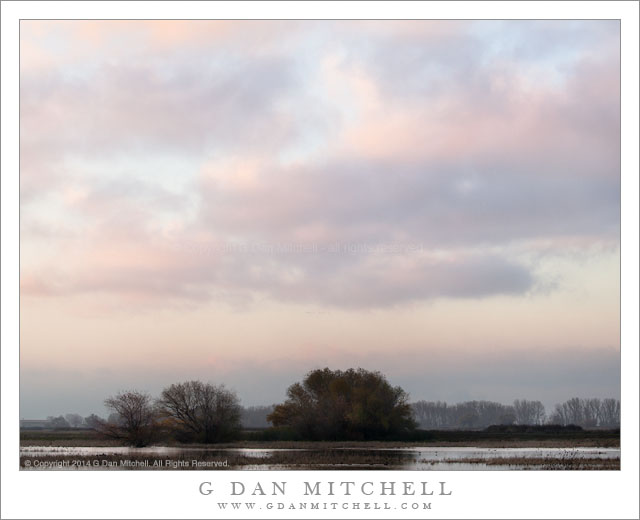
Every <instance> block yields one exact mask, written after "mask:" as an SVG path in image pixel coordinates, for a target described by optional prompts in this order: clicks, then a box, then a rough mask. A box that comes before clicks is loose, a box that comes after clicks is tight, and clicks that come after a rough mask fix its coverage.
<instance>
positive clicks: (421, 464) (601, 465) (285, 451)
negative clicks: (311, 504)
mask: <svg viewBox="0 0 640 520" xmlns="http://www.w3.org/2000/svg"><path fill="white" fill-rule="evenodd" d="M20 466H21V468H22V469H28V470H116V469H137V470H156V469H214V470H224V469H232V470H275V469H278V470H281V469H285V470H305V469H314V470H316V469H358V470H363V469H375V470H378V469H393V470H416V471H429V470H438V471H442V470H446V471H449V470H454V471H455V470H467V471H468V470H483V471H486V470H594V469H604V470H617V469H620V448H589V447H578V448H535V447H526V448H485V447H434V446H430V447H420V446H412V447H407V448H398V447H393V448H384V447H375V448H364V447H356V448H351V447H335V448H327V447H320V448H209V447H184V446H171V447H167V446H150V447H146V448H127V447H117V446H113V447H77V446H73V447H56V446H24V447H21V448H20Z"/></svg>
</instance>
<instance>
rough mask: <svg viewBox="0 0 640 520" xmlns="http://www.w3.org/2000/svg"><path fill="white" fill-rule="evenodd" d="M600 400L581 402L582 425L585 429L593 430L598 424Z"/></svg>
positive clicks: (584, 400)
mask: <svg viewBox="0 0 640 520" xmlns="http://www.w3.org/2000/svg"><path fill="white" fill-rule="evenodd" d="M601 406H602V403H601V402H600V399H583V400H582V424H581V426H584V427H585V428H595V427H596V426H598V424H599V423H600V408H601Z"/></svg>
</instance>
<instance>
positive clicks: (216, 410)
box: [158, 381, 241, 443]
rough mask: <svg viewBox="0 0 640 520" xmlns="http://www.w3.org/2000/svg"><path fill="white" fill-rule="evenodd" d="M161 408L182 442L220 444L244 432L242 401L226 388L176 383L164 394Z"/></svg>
mask: <svg viewBox="0 0 640 520" xmlns="http://www.w3.org/2000/svg"><path fill="white" fill-rule="evenodd" d="M158 406H159V409H160V410H161V413H162V415H163V416H164V417H165V418H167V419H169V422H168V425H169V426H170V428H171V429H172V430H173V431H174V433H175V434H176V436H177V437H178V438H180V439H181V440H190V441H200V442H207V443H209V442H217V441H222V440H227V439H230V438H233V436H234V435H235V434H236V433H237V431H238V430H239V429H240V416H241V408H240V402H239V400H238V397H237V396H236V394H235V393H233V392H231V391H229V390H227V389H226V388H225V387H224V386H223V385H220V386H214V385H212V384H209V383H202V382H201V381H187V382H185V383H178V384H173V385H171V386H169V387H167V388H165V389H164V390H163V391H162V396H161V398H160V399H159V401H158Z"/></svg>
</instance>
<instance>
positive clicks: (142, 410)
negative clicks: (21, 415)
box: [100, 390, 156, 447]
mask: <svg viewBox="0 0 640 520" xmlns="http://www.w3.org/2000/svg"><path fill="white" fill-rule="evenodd" d="M104 404H105V406H106V407H107V408H108V409H110V410H113V412H114V413H116V414H117V417H118V419H119V420H118V421H117V422H116V421H107V422H104V421H103V422H102V423H101V425H100V431H101V432H102V433H104V434H105V435H107V436H109V437H113V438H117V439H123V440H125V441H127V442H128V443H129V444H132V445H134V446H137V447H141V446H146V445H147V444H149V442H151V440H152V438H153V436H154V433H155V430H156V413H155V410H154V407H153V404H152V401H151V397H150V396H149V395H148V394H146V393H143V392H138V391H136V390H130V391H127V392H120V393H118V394H116V395H115V396H112V397H109V398H108V399H105V401H104Z"/></svg>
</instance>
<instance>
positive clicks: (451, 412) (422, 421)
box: [411, 397, 620, 430]
mask: <svg viewBox="0 0 640 520" xmlns="http://www.w3.org/2000/svg"><path fill="white" fill-rule="evenodd" d="M411 406H412V408H413V413H414V417H415V418H416V421H417V422H418V424H419V426H420V428H423V429H433V430H437V429H443V430H448V429H480V428H486V427H488V426H491V425H499V424H502V425H512V424H516V425H543V424H555V425H560V426H569V425H575V426H581V427H584V428H619V427H620V401H619V400H618V399H597V398H592V399H580V398H578V397H574V398H572V399H569V400H568V401H565V402H564V403H561V404H557V405H555V408H554V409H553V411H552V412H551V414H549V415H548V416H547V413H546V410H545V407H544V405H543V404H542V403H541V402H540V401H529V400H526V399H516V400H515V401H514V402H513V404H511V405H504V404H501V403H496V402H492V401H467V402H463V403H457V404H453V405H449V404H447V403H446V402H443V401H418V402H415V403H413V404H412V405H411Z"/></svg>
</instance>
